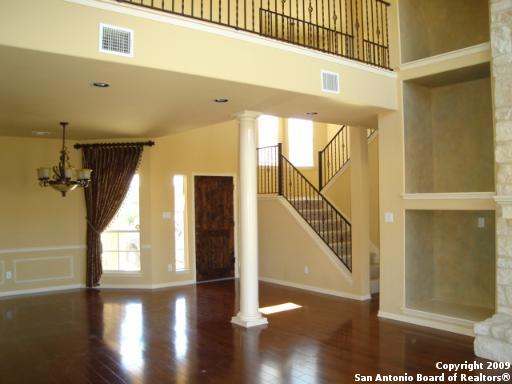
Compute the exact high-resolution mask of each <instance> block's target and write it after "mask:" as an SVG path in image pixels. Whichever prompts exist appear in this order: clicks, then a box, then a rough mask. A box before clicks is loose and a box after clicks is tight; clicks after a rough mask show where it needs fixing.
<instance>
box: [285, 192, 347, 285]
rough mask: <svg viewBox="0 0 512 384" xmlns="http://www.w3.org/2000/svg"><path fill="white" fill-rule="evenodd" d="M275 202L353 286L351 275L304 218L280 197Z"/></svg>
mask: <svg viewBox="0 0 512 384" xmlns="http://www.w3.org/2000/svg"><path fill="white" fill-rule="evenodd" d="M277 200H278V201H280V202H281V204H282V205H283V206H284V207H285V208H286V209H287V211H288V212H289V213H290V214H291V215H292V216H293V218H294V219H295V220H296V221H297V223H298V224H299V225H300V226H301V227H302V229H303V230H304V231H305V232H306V233H307V234H308V235H309V237H310V238H311V239H312V240H313V241H314V242H315V244H316V245H317V246H318V247H319V248H320V249H321V250H322V251H323V252H324V254H325V255H326V256H327V257H328V258H329V261H330V262H331V264H332V265H333V266H334V267H335V268H336V269H337V270H338V271H340V272H341V274H342V275H343V277H344V278H345V279H346V280H347V282H348V283H349V284H351V285H352V284H353V283H354V281H353V279H352V273H351V272H350V271H349V270H348V268H347V267H345V265H344V264H343V263H342V262H341V261H340V259H338V257H337V256H336V255H335V254H334V252H333V251H332V250H331V248H329V247H328V246H327V245H326V244H325V243H324V242H323V241H322V239H321V238H320V236H319V235H318V234H317V233H316V232H315V231H314V230H313V228H311V227H310V226H309V224H308V223H307V222H306V220H304V218H303V217H302V216H301V215H300V214H299V213H298V212H297V211H296V210H295V208H293V207H292V205H291V204H290V203H289V202H288V200H286V199H285V198H284V197H282V196H277Z"/></svg>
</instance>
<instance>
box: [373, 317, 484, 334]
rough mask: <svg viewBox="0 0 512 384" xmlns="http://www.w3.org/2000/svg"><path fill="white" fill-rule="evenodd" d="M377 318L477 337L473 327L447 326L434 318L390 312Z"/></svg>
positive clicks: (461, 325)
mask: <svg viewBox="0 0 512 384" xmlns="http://www.w3.org/2000/svg"><path fill="white" fill-rule="evenodd" d="M414 312H417V311H414ZM418 312H419V311H418ZM377 316H378V317H380V318H381V319H388V320H395V321H401V322H404V323H410V324H414V325H420V326H422V327H428V328H434V329H439V330H442V331H448V332H453V333H458V334H461V335H466V336H473V337H474V336H475V334H474V332H473V328H472V327H470V328H468V327H467V326H466V325H464V324H446V323H441V322H439V321H438V320H437V319H432V318H427V317H424V318H418V317H414V316H411V315H409V314H396V313H390V312H384V311H379V312H378V314H377Z"/></svg>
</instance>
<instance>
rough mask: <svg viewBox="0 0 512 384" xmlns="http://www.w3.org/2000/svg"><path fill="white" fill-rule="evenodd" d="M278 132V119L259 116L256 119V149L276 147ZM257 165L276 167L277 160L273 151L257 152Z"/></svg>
mask: <svg viewBox="0 0 512 384" xmlns="http://www.w3.org/2000/svg"><path fill="white" fill-rule="evenodd" d="M278 132H279V118H277V117H275V116H269V115H261V116H260V117H259V118H258V147H260V148H262V147H271V146H274V145H277V141H278ZM258 152H259V153H258V155H259V157H258V164H259V165H277V161H276V160H277V158H276V156H275V154H274V151H273V150H272V149H271V148H269V149H268V150H263V151H258Z"/></svg>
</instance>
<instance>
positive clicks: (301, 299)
mask: <svg viewBox="0 0 512 384" xmlns="http://www.w3.org/2000/svg"><path fill="white" fill-rule="evenodd" d="M235 297H236V286H235V283H234V282H233V281H224V282H217V283H208V284H201V285H198V286H190V287H183V288H175V289H166V290H160V291H154V292H141V291H111V290H108V291H103V292H99V291H85V290H82V291H75V292H67V293H60V294H51V295H39V296H30V297H20V298H16V299H6V300H1V301H0V382H1V383H2V384H7V383H73V384H77V383H78V384H79V383H352V382H354V375H355V374H356V373H360V374H365V375H375V374H377V373H381V374H402V373H404V372H407V373H409V374H415V373H423V374H429V373H430V374H439V373H440V372H439V371H438V370H436V369H435V367H434V364H435V362H437V361H443V362H463V361H465V360H467V361H472V360H474V359H475V358H474V356H473V352H472V350H473V349H472V338H470V337H465V336H459V335H455V334H451V333H445V332H438V331H433V330H429V329H427V328H421V327H415V326H409V325H405V324H402V323H397V322H392V321H384V320H378V319H377V317H376V312H377V306H378V303H377V300H373V301H372V302H368V303H360V302H356V301H351V300H344V299H338V298H334V297H329V296H323V295H316V294H311V293H306V292H304V291H299V290H294V289H288V288H283V287H278V286H274V285H270V284H261V289H260V297H261V299H260V301H261V304H262V306H268V305H274V304H281V303H285V302H294V303H296V304H299V305H302V308H300V309H296V310H292V311H288V312H281V313H277V314H273V315H269V322H270V324H269V326H268V327H267V328H266V329H260V330H257V329H250V330H244V329H241V328H238V327H236V326H232V325H231V324H230V322H229V321H230V318H231V316H232V315H233V313H235V308H234V307H235V304H234V303H235Z"/></svg>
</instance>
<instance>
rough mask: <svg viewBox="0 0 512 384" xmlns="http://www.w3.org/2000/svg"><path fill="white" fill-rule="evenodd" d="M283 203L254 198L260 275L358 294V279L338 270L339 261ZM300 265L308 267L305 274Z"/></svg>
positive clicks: (272, 199)
mask: <svg viewBox="0 0 512 384" xmlns="http://www.w3.org/2000/svg"><path fill="white" fill-rule="evenodd" d="M286 204H288V203H286V202H283V201H281V200H280V199H279V198H260V199H259V200H258V228H259V242H258V247H259V254H260V259H259V274H260V277H261V278H264V279H265V278H266V279H272V280H278V281H280V282H285V283H289V284H290V283H291V284H295V285H299V286H300V285H302V286H308V287H313V288H316V289H320V290H328V291H332V292H335V293H337V294H347V295H357V296H358V295H360V294H361V292H360V291H359V288H358V284H359V279H357V277H355V276H352V278H354V279H355V280H354V282H353V283H351V282H350V277H349V275H350V274H349V273H348V272H345V273H344V272H342V271H341V269H342V268H343V267H342V263H341V262H340V261H339V260H335V259H331V258H329V256H328V255H327V253H326V252H325V251H324V248H323V247H321V246H320V245H319V243H318V242H317V241H316V240H315V239H314V236H316V234H313V236H311V235H310V234H309V233H308V231H307V230H305V229H304V227H303V226H302V225H301V224H300V221H298V220H297V219H296V218H295V217H294V216H293V215H292V214H291V213H290V210H289V209H288V208H287V207H286ZM292 209H293V208H292ZM305 225H306V226H307V224H305ZM318 241H320V242H321V240H318ZM333 257H334V256H333ZM357 262H359V260H356V259H354V263H357ZM304 267H308V268H309V273H305V271H304ZM356 280H357V281H356Z"/></svg>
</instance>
